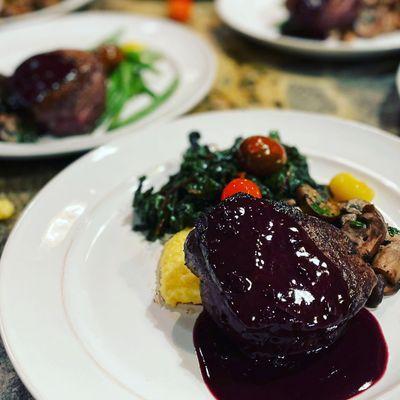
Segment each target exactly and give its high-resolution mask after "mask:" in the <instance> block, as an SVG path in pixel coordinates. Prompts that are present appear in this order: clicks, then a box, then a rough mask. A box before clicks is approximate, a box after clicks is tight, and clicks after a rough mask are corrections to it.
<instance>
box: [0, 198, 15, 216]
mask: <svg viewBox="0 0 400 400" xmlns="http://www.w3.org/2000/svg"><path fill="white" fill-rule="evenodd" d="M14 212H15V207H14V204H13V203H11V201H10V200H8V199H5V198H0V221H1V220H5V219H9V218H11V217H12V216H13V215H14Z"/></svg>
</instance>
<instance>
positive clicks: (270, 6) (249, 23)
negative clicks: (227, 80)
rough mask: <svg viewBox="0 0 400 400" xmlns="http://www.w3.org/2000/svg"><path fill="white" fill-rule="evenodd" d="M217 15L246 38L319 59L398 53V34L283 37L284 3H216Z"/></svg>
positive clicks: (276, 0) (232, 0)
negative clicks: (345, 38)
mask: <svg viewBox="0 0 400 400" xmlns="http://www.w3.org/2000/svg"><path fill="white" fill-rule="evenodd" d="M216 7H217V11H218V14H219V15H220V17H221V18H222V20H223V21H225V22H226V23H227V24H228V25H229V26H231V27H232V28H233V29H235V30H237V31H238V32H241V33H243V34H245V35H247V36H249V37H252V38H254V39H257V40H259V41H261V42H264V43H267V44H270V45H274V46H277V47H280V48H283V49H287V50H291V51H295V52H299V53H306V54H310V55H315V56H319V57H324V56H329V57H332V56H334V57H355V56H367V55H377V54H380V53H385V52H389V51H394V50H399V49H400V31H397V32H391V33H388V34H382V35H379V36H377V37H375V38H371V39H354V40H352V41H350V42H343V41H340V40H333V39H329V40H310V39H302V38H295V37H290V36H285V35H282V34H281V32H280V29H279V26H280V24H281V23H282V22H284V21H285V20H286V19H287V18H288V12H287V10H286V7H285V0H216Z"/></svg>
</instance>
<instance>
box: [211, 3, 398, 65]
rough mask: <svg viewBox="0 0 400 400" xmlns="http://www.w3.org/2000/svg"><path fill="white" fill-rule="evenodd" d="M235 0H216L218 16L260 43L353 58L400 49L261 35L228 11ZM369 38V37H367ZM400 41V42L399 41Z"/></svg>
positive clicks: (287, 49)
mask: <svg viewBox="0 0 400 400" xmlns="http://www.w3.org/2000/svg"><path fill="white" fill-rule="evenodd" d="M232 1H233V0H215V9H216V12H217V14H218V16H219V17H220V18H221V20H222V21H223V22H225V23H226V24H227V25H228V26H229V27H230V28H232V29H233V30H235V31H236V32H239V33H241V34H242V35H244V36H246V37H248V38H250V39H253V40H256V41H258V42H259V43H263V44H265V45H270V46H273V47H275V48H279V49H281V50H286V51H290V52H294V53H301V54H304V55H309V56H314V57H320V58H324V57H334V58H346V59H348V58H351V57H358V56H363V57H373V56H377V55H380V54H384V53H389V52H390V53H391V52H398V51H400V44H399V45H398V46H397V47H393V45H389V44H385V45H381V46H369V47H365V48H354V47H351V46H348V45H345V44H344V43H343V44H340V43H339V45H337V46H332V47H329V46H325V45H324V44H323V43H324V41H317V40H312V39H304V38H297V37H290V36H287V35H281V36H280V37H279V38H273V37H267V35H259V34H257V33H255V32H253V31H251V30H249V29H246V28H245V27H244V26H242V25H240V24H237V23H236V21H235V19H234V18H233V17H232V14H231V13H230V12H229V11H227V10H229V4H230V3H231V2H232ZM398 34H399V38H400V31H399V33H398ZM365 40H368V39H365ZM399 43H400V42H399Z"/></svg>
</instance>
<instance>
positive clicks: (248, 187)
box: [221, 178, 262, 200]
mask: <svg viewBox="0 0 400 400" xmlns="http://www.w3.org/2000/svg"><path fill="white" fill-rule="evenodd" d="M236 193H246V194H249V195H251V196H253V197H257V198H258V199H261V197H262V195H261V191H260V188H259V187H258V186H257V184H255V183H254V182H253V181H250V180H249V179H244V178H236V179H234V180H233V181H230V182H229V183H228V184H227V185H226V186H225V189H224V191H223V192H222V196H221V200H225V199H227V198H228V197H231V196H233V195H234V194H236Z"/></svg>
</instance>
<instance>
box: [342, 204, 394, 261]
mask: <svg viewBox="0 0 400 400" xmlns="http://www.w3.org/2000/svg"><path fill="white" fill-rule="evenodd" d="M342 231H343V232H344V233H345V234H346V235H347V236H348V238H349V239H350V240H351V241H352V242H353V243H354V244H355V245H356V246H357V249H358V252H359V253H360V255H361V256H362V257H363V258H364V259H366V260H371V259H372V258H373V257H374V256H375V255H376V253H377V252H378V250H379V246H380V245H381V244H382V243H383V242H384V240H385V238H386V234H387V226H386V222H385V220H384V219H383V217H382V215H381V213H380V212H379V211H378V210H377V209H376V208H375V206H374V205H373V204H367V205H365V206H364V207H363V209H362V213H361V215H359V216H358V217H357V219H356V220H350V221H347V222H345V224H344V225H343V227H342Z"/></svg>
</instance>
